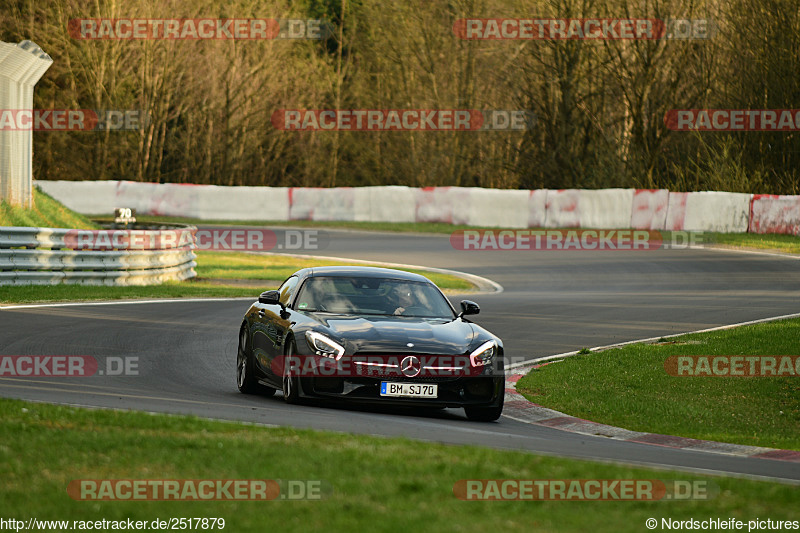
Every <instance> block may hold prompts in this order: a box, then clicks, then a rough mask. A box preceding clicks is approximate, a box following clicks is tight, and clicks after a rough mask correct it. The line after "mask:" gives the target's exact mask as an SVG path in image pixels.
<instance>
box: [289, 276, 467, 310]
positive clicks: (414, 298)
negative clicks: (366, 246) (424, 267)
mask: <svg viewBox="0 0 800 533" xmlns="http://www.w3.org/2000/svg"><path fill="white" fill-rule="evenodd" d="M296 308H297V310H299V311H311V312H325V313H336V314H350V315H394V316H406V317H408V316H414V317H426V318H447V319H452V318H453V311H452V309H451V308H450V305H449V304H448V303H447V300H446V299H445V298H444V296H442V294H441V293H440V292H439V290H438V289H436V287H434V286H433V285H431V284H429V283H424V282H416V281H406V280H401V279H387V278H367V277H364V278H358V277H356V278H350V277H333V276H331V277H324V276H319V277H313V278H309V279H308V280H306V282H305V283H304V284H303V287H302V289H301V290H300V294H299V295H298V297H297V304H296Z"/></svg>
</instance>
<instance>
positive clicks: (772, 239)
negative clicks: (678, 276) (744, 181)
mask: <svg viewBox="0 0 800 533" xmlns="http://www.w3.org/2000/svg"><path fill="white" fill-rule="evenodd" d="M137 220H139V221H141V222H145V223H148V222H152V223H158V222H178V223H184V224H202V225H206V226H213V225H233V226H237V225H243V226H296V227H311V228H341V229H355V230H362V231H391V232H408V233H440V234H450V233H453V232H454V231H457V230H466V229H471V230H475V229H500V228H489V227H476V226H466V225H458V224H455V225H454V224H444V223H439V222H348V221H329V222H324V221H310V220H291V221H285V220H279V221H275V220H244V221H237V220H201V219H195V218H181V217H156V216H148V215H142V216H137ZM529 229H534V228H529ZM661 233H662V234H663V237H664V240H665V241H667V242H671V235H672V232H669V231H663V232H661ZM680 233H683V232H680ZM697 239H698V240H697V242H698V243H699V244H721V245H728V246H735V247H742V248H758V249H772V250H780V251H784V252H791V253H800V236H795V235H778V234H765V235H761V234H753V233H715V232H700V233H698V234H697ZM678 242H679V243H680V242H683V241H682V240H680V241H678Z"/></svg>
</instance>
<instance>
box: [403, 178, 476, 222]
mask: <svg viewBox="0 0 800 533" xmlns="http://www.w3.org/2000/svg"><path fill="white" fill-rule="evenodd" d="M414 202H415V204H416V208H415V209H416V211H415V220H416V221H417V222H440V223H444V224H466V221H467V220H469V216H468V215H467V214H466V211H467V208H468V207H469V189H463V188H461V187H422V188H420V189H416V190H415V191H414ZM454 220H458V222H454Z"/></svg>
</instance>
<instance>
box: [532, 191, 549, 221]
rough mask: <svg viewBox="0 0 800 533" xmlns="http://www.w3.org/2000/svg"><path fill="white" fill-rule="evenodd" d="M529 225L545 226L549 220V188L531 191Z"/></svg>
mask: <svg viewBox="0 0 800 533" xmlns="http://www.w3.org/2000/svg"><path fill="white" fill-rule="evenodd" d="M529 193H530V194H529V196H528V227H529V228H543V227H544V224H545V222H546V221H547V189H535V190H532V191H529Z"/></svg>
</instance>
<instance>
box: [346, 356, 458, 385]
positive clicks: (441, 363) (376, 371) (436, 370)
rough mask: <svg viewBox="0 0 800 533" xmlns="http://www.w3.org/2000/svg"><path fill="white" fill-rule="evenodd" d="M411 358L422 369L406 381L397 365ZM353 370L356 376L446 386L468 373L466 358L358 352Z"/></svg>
mask: <svg viewBox="0 0 800 533" xmlns="http://www.w3.org/2000/svg"><path fill="white" fill-rule="evenodd" d="M412 355H413V356H415V357H417V358H418V359H419V360H420V363H421V364H422V368H421V370H420V373H419V374H418V375H416V376H414V377H408V376H406V375H405V374H403V372H402V371H401V368H400V362H401V361H402V360H403V359H404V358H405V357H408V356H412ZM359 363H361V364H359ZM465 366H466V369H465V368H464V367H465ZM353 368H354V370H355V372H354V373H355V375H356V376H363V377H369V378H375V379H392V380H395V381H407V382H413V383H448V382H451V381H455V380H457V379H459V378H461V377H464V376H465V375H466V374H467V373H468V370H469V358H467V357H466V356H452V355H437V354H416V353H413V354H406V353H404V354H386V353H375V352H369V353H365V352H361V353H358V354H356V355H355V356H353Z"/></svg>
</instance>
